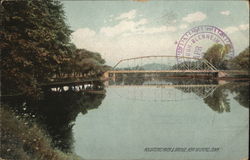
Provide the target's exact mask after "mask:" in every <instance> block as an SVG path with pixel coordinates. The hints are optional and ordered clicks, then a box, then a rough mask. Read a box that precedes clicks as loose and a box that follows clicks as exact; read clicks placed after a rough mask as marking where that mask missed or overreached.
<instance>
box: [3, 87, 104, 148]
mask: <svg viewBox="0 0 250 160" xmlns="http://www.w3.org/2000/svg"><path fill="white" fill-rule="evenodd" d="M100 91H102V92H98V94H97V93H91V92H82V91H74V90H68V91H61V92H54V91H45V93H44V97H43V98H42V99H40V100H30V99H28V100H27V99H25V98H23V97H20V98H18V99H16V100H11V101H9V102H8V104H9V105H10V106H15V107H14V108H13V109H14V110H16V112H17V113H18V114H19V115H23V116H24V117H25V116H26V119H27V120H29V121H30V122H31V121H32V119H33V121H35V122H37V123H38V124H39V125H40V126H41V127H42V128H43V129H44V130H45V132H46V133H47V134H48V137H50V138H51V140H52V145H53V147H55V148H58V149H60V150H62V151H64V152H69V153H70V152H72V151H73V142H74V139H73V135H72V127H73V126H74V122H75V120H76V117H77V115H78V114H79V113H82V114H86V113H87V111H88V110H90V109H95V108H98V107H99V106H100V105H101V103H102V100H103V99H104V98H105V90H103V89H102V90H100ZM20 106H22V107H20Z"/></svg>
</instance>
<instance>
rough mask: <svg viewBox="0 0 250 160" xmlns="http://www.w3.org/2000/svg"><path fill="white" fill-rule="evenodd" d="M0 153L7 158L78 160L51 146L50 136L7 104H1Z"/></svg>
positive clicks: (10, 159) (19, 159)
mask: <svg viewBox="0 0 250 160" xmlns="http://www.w3.org/2000/svg"><path fill="white" fill-rule="evenodd" d="M0 117H1V121H0V125H1V135H0V136H1V138H0V139H1V143H0V144H1V147H0V148H1V155H0V159H1V158H2V159H6V160H7V159H8V160H45V159H46V160H80V159H81V158H79V157H78V156H76V155H73V154H66V153H63V152H61V151H59V150H57V149H54V148H53V147H51V141H50V138H49V137H47V136H46V134H45V132H44V131H42V130H41V129H40V127H39V126H37V125H36V124H34V123H32V124H29V123H28V122H26V121H25V120H23V119H20V118H18V116H16V115H15V114H14V113H13V112H12V111H10V110H9V109H8V107H7V106H1V110H0Z"/></svg>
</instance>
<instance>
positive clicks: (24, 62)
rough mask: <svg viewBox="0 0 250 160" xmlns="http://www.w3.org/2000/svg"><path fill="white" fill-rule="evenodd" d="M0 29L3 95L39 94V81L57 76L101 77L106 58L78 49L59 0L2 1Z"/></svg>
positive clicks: (50, 79)
mask: <svg viewBox="0 0 250 160" xmlns="http://www.w3.org/2000/svg"><path fill="white" fill-rule="evenodd" d="M2 6H3V15H4V16H3V19H2V24H3V29H2V30H0V36H1V39H2V43H1V44H0V47H1V62H0V63H1V70H2V73H1V83H2V88H1V91H2V94H3V95H15V94H25V95H27V96H35V97H36V96H39V95H40V93H41V89H40V88H39V84H41V83H47V82H50V81H52V80H53V78H55V77H59V78H62V77H63V76H69V77H72V75H77V74H81V75H82V74H88V75H91V76H96V77H100V76H101V74H102V73H103V72H104V70H105V68H106V69H107V67H108V66H105V65H104V63H105V61H104V59H102V57H101V55H100V54H99V53H93V52H90V51H87V50H84V49H81V50H76V47H75V46H74V45H73V44H72V43H71V42H70V35H71V33H72V32H71V31H70V29H69V27H68V26H67V24H66V23H65V16H64V11H63V7H62V4H61V3H60V2H59V1H57V0H55V1H54V0H36V1H34V0H23V1H3V2H2Z"/></svg>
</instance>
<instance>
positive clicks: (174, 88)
mask: <svg viewBox="0 0 250 160" xmlns="http://www.w3.org/2000/svg"><path fill="white" fill-rule="evenodd" d="M218 86H219V84H218V83H216V82H213V83H208V82H207V81H206V82H205V83H195V82H194V81H192V80H177V79H165V80H153V81H152V80H143V79H133V81H129V80H128V79H127V80H124V79H123V81H116V82H114V81H109V83H106V87H107V88H119V92H116V93H117V95H119V96H121V97H123V98H126V99H131V100H141V101H181V100H185V99H186V100H187V99H193V98H206V97H208V96H210V95H211V94H213V92H214V91H215V90H216V88H217V87H218ZM115 90H116V89H114V91H115ZM145 90H150V92H148V91H147V92H145Z"/></svg>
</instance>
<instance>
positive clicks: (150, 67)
mask: <svg viewBox="0 0 250 160" xmlns="http://www.w3.org/2000/svg"><path fill="white" fill-rule="evenodd" d="M171 67H172V66H170V65H167V64H159V63H150V64H145V65H143V66H141V68H143V69H144V70H167V69H171Z"/></svg>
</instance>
